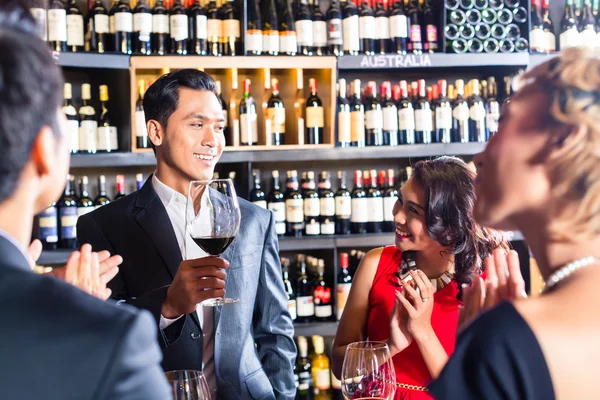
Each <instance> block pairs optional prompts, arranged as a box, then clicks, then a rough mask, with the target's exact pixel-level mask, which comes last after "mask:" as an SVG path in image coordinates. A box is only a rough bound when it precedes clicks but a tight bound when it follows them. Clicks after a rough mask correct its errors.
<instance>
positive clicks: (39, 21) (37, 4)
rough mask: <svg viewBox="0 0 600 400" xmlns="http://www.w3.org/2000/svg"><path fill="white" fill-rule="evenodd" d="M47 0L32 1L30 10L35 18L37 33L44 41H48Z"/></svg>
mask: <svg viewBox="0 0 600 400" xmlns="http://www.w3.org/2000/svg"><path fill="white" fill-rule="evenodd" d="M46 3H47V2H46V0H41V1H40V0H33V1H31V2H30V5H31V7H30V8H29V11H30V12H31V16H32V17H33V19H34V20H35V23H36V28H37V34H38V37H39V38H40V39H42V40H43V41H44V42H46V41H48V13H47V11H46V7H47V5H46Z"/></svg>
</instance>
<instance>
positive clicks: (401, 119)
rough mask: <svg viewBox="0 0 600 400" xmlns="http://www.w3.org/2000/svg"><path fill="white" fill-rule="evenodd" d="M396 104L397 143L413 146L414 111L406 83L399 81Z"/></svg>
mask: <svg viewBox="0 0 600 400" xmlns="http://www.w3.org/2000/svg"><path fill="white" fill-rule="evenodd" d="M397 104H398V143H399V144H415V109H414V107H413V103H412V101H411V100H410V98H409V97H408V82H406V81H400V100H399V101H398V102H397Z"/></svg>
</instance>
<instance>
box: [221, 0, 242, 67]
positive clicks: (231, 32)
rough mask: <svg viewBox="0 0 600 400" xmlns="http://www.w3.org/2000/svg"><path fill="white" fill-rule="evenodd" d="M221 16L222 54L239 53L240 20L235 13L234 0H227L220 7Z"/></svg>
mask: <svg viewBox="0 0 600 400" xmlns="http://www.w3.org/2000/svg"><path fill="white" fill-rule="evenodd" d="M221 16H222V18H223V37H222V39H223V46H222V50H223V55H226V56H235V55H237V54H239V52H240V51H239V46H240V31H241V30H240V20H239V17H238V16H237V14H236V9H235V4H234V0H227V1H225V4H224V5H223V7H222V10H221Z"/></svg>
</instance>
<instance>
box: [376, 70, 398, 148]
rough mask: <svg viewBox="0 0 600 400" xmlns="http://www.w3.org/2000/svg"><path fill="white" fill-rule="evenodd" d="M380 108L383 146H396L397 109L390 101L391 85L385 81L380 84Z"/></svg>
mask: <svg viewBox="0 0 600 400" xmlns="http://www.w3.org/2000/svg"><path fill="white" fill-rule="evenodd" d="M380 91H381V107H382V114H383V145H384V146H397V145H398V107H396V102H395V101H394V100H393V99H392V84H391V83H390V81H385V82H383V83H382V84H381V88H380Z"/></svg>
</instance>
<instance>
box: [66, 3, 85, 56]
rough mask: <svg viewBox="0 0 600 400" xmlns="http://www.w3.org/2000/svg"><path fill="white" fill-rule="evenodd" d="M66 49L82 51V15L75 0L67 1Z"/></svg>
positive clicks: (75, 51) (76, 51)
mask: <svg viewBox="0 0 600 400" xmlns="http://www.w3.org/2000/svg"><path fill="white" fill-rule="evenodd" d="M66 19H67V51H71V52H73V53H79V52H82V51H83V45H84V35H83V31H84V28H83V15H82V14H81V11H79V7H77V2H76V1H75V0H69V2H68V3H67V18H66Z"/></svg>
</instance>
